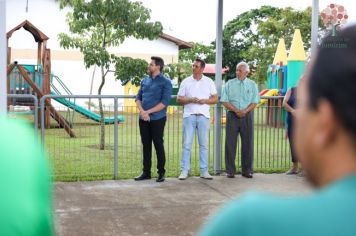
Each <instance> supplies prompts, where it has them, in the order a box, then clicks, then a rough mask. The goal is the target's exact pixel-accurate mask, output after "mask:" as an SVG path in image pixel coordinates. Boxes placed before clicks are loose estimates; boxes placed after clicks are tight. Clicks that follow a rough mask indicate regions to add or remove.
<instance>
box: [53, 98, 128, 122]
mask: <svg viewBox="0 0 356 236" xmlns="http://www.w3.org/2000/svg"><path fill="white" fill-rule="evenodd" d="M51 95H57V94H56V93H55V92H53V91H52V92H51ZM53 99H54V100H56V101H57V102H59V103H61V104H63V105H64V106H66V107H69V108H71V109H73V110H75V111H76V112H78V113H80V114H82V115H83V116H85V117H87V118H89V119H92V120H94V121H96V122H100V115H99V114H97V113H95V112H92V111H90V110H88V109H85V108H84V107H81V106H78V105H76V104H75V103H73V102H71V101H69V100H68V99H66V98H53ZM117 121H118V122H123V121H124V117H123V116H118V117H117ZM104 123H105V124H113V123H114V117H105V118H104Z"/></svg>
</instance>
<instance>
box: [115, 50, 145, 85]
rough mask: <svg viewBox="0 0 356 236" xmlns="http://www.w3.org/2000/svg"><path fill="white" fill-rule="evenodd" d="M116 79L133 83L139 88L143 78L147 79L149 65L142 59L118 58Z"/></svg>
mask: <svg viewBox="0 0 356 236" xmlns="http://www.w3.org/2000/svg"><path fill="white" fill-rule="evenodd" d="M115 66H116V68H115V69H116V70H115V77H116V78H118V79H120V80H121V81H124V82H126V81H131V83H132V84H134V85H136V86H139V85H140V82H141V80H142V78H144V77H145V75H146V71H147V67H148V63H147V62H146V61H145V60H142V59H132V58H131V57H116V63H115Z"/></svg>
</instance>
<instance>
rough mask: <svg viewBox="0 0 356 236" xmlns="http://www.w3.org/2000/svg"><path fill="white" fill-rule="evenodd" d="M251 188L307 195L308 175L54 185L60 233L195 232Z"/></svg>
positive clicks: (186, 233)
mask: <svg viewBox="0 0 356 236" xmlns="http://www.w3.org/2000/svg"><path fill="white" fill-rule="evenodd" d="M248 190H261V191H268V192H274V193H280V194H306V193H308V192H310V190H311V188H310V186H309V185H308V184H307V182H306V180H305V178H303V177H298V176H287V175H285V174H255V175H254V178H253V179H246V178H243V177H241V176H240V175H238V176H236V178H234V179H228V178H226V177H225V176H214V179H213V180H205V179H201V178H199V177H190V178H188V179H187V180H184V181H182V180H178V179H176V178H168V179H166V181H165V182H163V183H156V182H155V179H151V180H145V181H139V182H136V181H134V180H108V181H97V182H71V183H56V184H55V201H54V208H55V221H56V223H55V224H56V233H57V235H63V236H64V235H65V236H67V235H68V236H69V235H85V236H89V235H120V236H121V235H122V236H126V235H127V236H129V235H194V234H195V233H196V231H197V230H198V229H199V228H200V226H201V225H202V224H203V223H204V222H205V221H206V219H207V218H208V217H209V216H211V214H212V213H213V212H214V211H215V210H216V209H217V208H219V207H220V206H221V205H222V204H223V203H225V202H227V201H229V200H231V199H232V198H234V197H236V196H239V195H241V194H242V193H244V192H246V191H248Z"/></svg>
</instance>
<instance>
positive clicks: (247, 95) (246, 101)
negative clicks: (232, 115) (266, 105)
mask: <svg viewBox="0 0 356 236" xmlns="http://www.w3.org/2000/svg"><path fill="white" fill-rule="evenodd" d="M220 101H221V102H229V103H231V104H232V105H233V106H234V107H236V108H237V109H239V110H243V109H245V108H247V107H248V106H249V105H250V104H251V103H256V104H257V103H259V102H260V96H259V94H258V89H257V84H256V83H255V82H254V81H253V80H250V79H248V78H246V79H244V80H242V81H241V80H238V79H237V78H235V79H231V80H229V81H228V82H227V83H226V84H225V85H224V86H223V89H222V92H221V99H220Z"/></svg>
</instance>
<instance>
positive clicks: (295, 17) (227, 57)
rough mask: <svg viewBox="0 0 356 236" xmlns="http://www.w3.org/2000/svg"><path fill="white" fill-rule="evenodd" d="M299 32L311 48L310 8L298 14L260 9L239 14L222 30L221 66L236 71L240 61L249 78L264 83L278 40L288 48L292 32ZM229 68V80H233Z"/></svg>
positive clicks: (296, 12)
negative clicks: (246, 66) (246, 65)
mask: <svg viewBox="0 0 356 236" xmlns="http://www.w3.org/2000/svg"><path fill="white" fill-rule="evenodd" d="M297 28H298V29H300V31H301V34H302V37H303V41H304V48H305V50H306V51H308V50H309V48H310V42H311V32H310V31H311V8H310V7H309V8H307V9H305V10H303V11H297V10H294V9H292V8H284V9H282V8H275V7H271V6H262V7H261V8H259V9H253V10H250V11H247V12H244V13H242V14H240V15H238V16H237V17H236V18H235V19H234V20H232V21H230V22H228V23H227V24H226V26H225V27H224V35H223V65H227V66H229V68H235V66H236V64H237V63H238V62H240V61H242V60H244V61H246V62H247V63H248V64H249V65H250V67H251V72H252V73H251V76H250V77H251V78H252V79H254V80H255V81H257V82H261V81H265V80H266V71H267V67H268V65H269V64H271V63H272V61H273V57H274V53H275V50H276V48H277V44H278V41H279V38H284V39H285V42H286V45H287V48H288V47H289V46H290V44H291V41H292V38H293V34H294V30H295V29H297ZM234 76H235V75H234V70H233V69H232V70H231V69H230V77H234Z"/></svg>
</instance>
